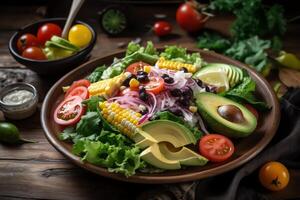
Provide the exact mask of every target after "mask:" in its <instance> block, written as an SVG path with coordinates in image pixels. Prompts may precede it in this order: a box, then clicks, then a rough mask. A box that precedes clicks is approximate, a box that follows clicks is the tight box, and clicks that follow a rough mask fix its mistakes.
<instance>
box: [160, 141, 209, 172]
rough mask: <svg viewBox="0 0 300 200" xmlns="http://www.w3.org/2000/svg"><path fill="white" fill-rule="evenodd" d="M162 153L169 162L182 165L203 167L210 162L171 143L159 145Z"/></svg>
mask: <svg viewBox="0 0 300 200" xmlns="http://www.w3.org/2000/svg"><path fill="white" fill-rule="evenodd" d="M159 148H160V152H161V153H162V154H163V155H164V156H165V157H166V158H167V159H169V160H178V161H179V163H180V164H181V165H187V166H203V165H205V164H206V163H207V162H208V160H207V159H206V158H204V157H203V156H201V155H199V154H197V153H196V152H194V151H192V150H190V149H188V148H186V147H182V148H180V149H179V150H178V149H176V148H174V146H172V144H170V143H166V142H163V143H159Z"/></svg>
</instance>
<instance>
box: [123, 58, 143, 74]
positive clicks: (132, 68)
mask: <svg viewBox="0 0 300 200" xmlns="http://www.w3.org/2000/svg"><path fill="white" fill-rule="evenodd" d="M145 65H149V64H148V63H145V62H142V61H139V62H135V63H132V64H131V65H129V66H128V67H127V68H126V70H125V71H126V72H130V73H132V74H134V75H136V73H137V72H138V71H140V70H143V68H144V66H145Z"/></svg>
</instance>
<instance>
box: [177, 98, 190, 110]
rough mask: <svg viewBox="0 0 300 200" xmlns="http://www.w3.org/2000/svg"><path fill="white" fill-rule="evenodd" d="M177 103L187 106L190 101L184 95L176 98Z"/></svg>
mask: <svg viewBox="0 0 300 200" xmlns="http://www.w3.org/2000/svg"><path fill="white" fill-rule="evenodd" d="M177 101H178V103H179V104H181V105H182V106H184V107H188V106H189V105H190V101H189V99H187V98H186V97H183V96H182V97H180V98H179V99H178V100H177Z"/></svg>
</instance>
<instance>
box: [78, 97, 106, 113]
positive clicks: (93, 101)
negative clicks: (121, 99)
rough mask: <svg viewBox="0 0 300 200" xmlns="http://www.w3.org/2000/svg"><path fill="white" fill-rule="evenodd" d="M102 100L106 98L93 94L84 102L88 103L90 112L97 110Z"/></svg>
mask: <svg viewBox="0 0 300 200" xmlns="http://www.w3.org/2000/svg"><path fill="white" fill-rule="evenodd" d="M100 101H104V99H103V98H102V97H100V96H91V97H90V98H89V99H87V100H84V101H83V102H82V103H83V104H84V105H86V107H87V111H88V112H91V111H94V112H97V111H98V105H99V102H100Z"/></svg>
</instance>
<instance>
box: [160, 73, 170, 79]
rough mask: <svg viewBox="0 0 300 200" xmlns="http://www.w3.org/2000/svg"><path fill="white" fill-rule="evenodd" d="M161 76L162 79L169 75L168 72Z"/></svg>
mask: <svg viewBox="0 0 300 200" xmlns="http://www.w3.org/2000/svg"><path fill="white" fill-rule="evenodd" d="M161 77H162V78H163V79H164V78H167V77H169V75H168V74H163V75H162V76H161Z"/></svg>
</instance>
